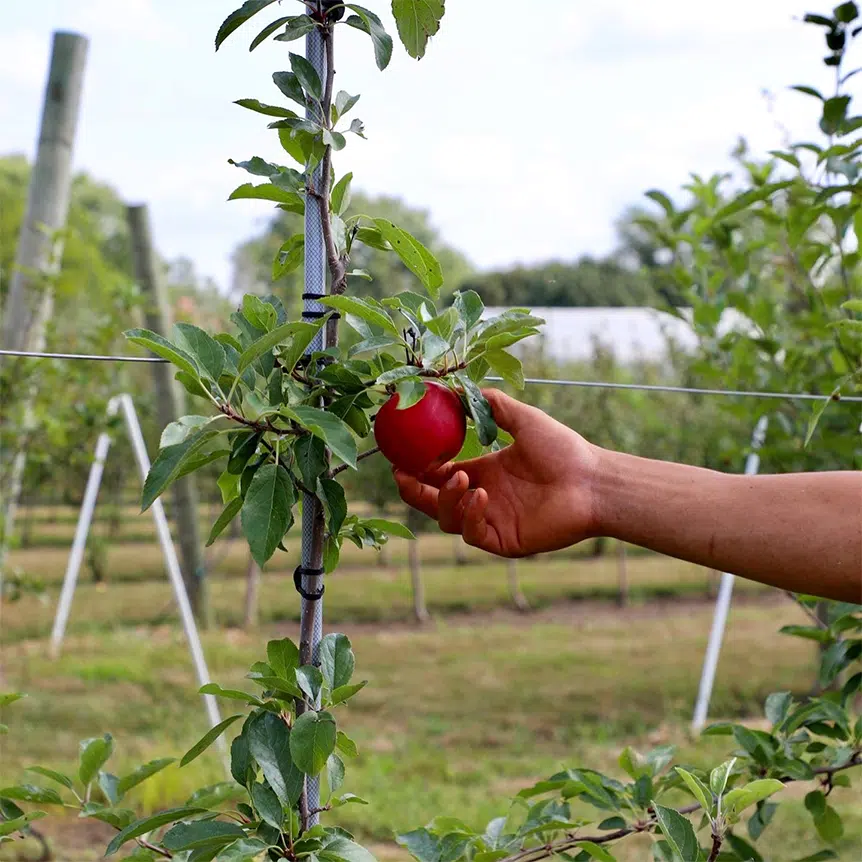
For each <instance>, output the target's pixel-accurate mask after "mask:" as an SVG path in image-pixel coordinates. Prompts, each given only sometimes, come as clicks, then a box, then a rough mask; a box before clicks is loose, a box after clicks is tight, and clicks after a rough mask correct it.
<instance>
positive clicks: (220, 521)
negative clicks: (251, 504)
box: [206, 497, 242, 548]
mask: <svg viewBox="0 0 862 862" xmlns="http://www.w3.org/2000/svg"><path fill="white" fill-rule="evenodd" d="M241 508H242V497H234V498H233V499H232V500H231V501H230V502H229V503H228V504H227V505H226V506H225V507H224V509H223V510H222V513H221V514H220V515H219V516H218V518H216V522H215V523H214V524H213V526H212V529H211V530H210V534H209V538H208V539H207V543H206V547H207V548H208V547H209V546H210V545H211V544H212V543H213V542H214V541H215V540H216V539H217V538H218V537H219V536H220V535H221V534H222V533H223V532H224V529H225V527H227V525H228V524H229V523H230V522H231V521H232V520H233V519H234V518H235V517H236V515H237V512H239V510H240V509H241Z"/></svg>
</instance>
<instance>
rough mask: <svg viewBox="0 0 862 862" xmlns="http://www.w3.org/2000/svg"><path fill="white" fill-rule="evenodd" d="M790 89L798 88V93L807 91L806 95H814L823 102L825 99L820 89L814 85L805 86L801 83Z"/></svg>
mask: <svg viewBox="0 0 862 862" xmlns="http://www.w3.org/2000/svg"><path fill="white" fill-rule="evenodd" d="M790 89H791V90H796V92H797V93H805V95H806V96H814V98H815V99H820V101H821V102H823V101H825V100H824V98H823V95H822V94H821V93H820V91H819V90H815V89H814V87H805V86H803V85H801V84H800V85H797V86H795V87H791V88H790Z"/></svg>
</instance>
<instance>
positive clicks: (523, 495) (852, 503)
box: [395, 390, 862, 602]
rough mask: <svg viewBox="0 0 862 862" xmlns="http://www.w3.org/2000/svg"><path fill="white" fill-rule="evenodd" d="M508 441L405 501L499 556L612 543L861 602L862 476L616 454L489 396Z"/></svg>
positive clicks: (404, 486) (427, 482) (406, 485)
mask: <svg viewBox="0 0 862 862" xmlns="http://www.w3.org/2000/svg"><path fill="white" fill-rule="evenodd" d="M486 396H487V397H488V399H489V401H490V403H491V407H492V409H493V411H494V416H495V418H496V419H497V422H498V424H499V425H500V426H501V427H502V428H504V429H506V430H508V431H509V432H510V433H511V434H512V436H513V438H514V443H513V444H512V445H511V446H509V447H506V448H505V449H503V450H501V451H499V452H496V453H493V454H491V455H486V456H483V457H482V458H477V459H474V460H472V461H464V462H461V463H455V464H448V465H446V466H445V467H443V468H441V469H440V470H437V471H435V472H434V473H432V474H429V475H427V476H423V477H421V480H420V479H416V478H413V477H410V476H407V475H405V474H403V473H397V472H396V475H395V477H396V481H397V482H398V486H399V491H400V493H401V496H402V498H403V499H404V500H405V502H407V503H408V504H410V505H413V506H415V507H416V508H418V509H420V510H422V511H424V512H425V513H426V514H428V515H429V516H431V517H432V518H435V519H436V520H437V521H438V522H439V524H440V526H441V528H442V529H443V530H444V531H446V532H450V533H461V534H462V535H463V537H464V539H465V541H467V542H468V543H469V544H472V545H475V546H476V547H480V548H483V549H484V550H487V551H490V552H491V553H494V554H498V555H501V556H509V557H519V556H526V555H528V554H535V553H542V552H546V551H553V550H558V549H560V548H564V547H567V546H569V545H573V544H576V543H577V542H579V541H582V540H583V539H586V538H589V537H592V536H609V537H612V538H616V539H619V540H621V541H625V542H630V543H632V544H636V545H640V546H641V547H644V548H648V549H650V550H653V551H657V552H660V553H664V554H668V555H670V556H674V557H678V558H680V559H683V560H688V561H690V562H693V563H696V564H699V565H703V566H707V567H709V568H713V569H719V570H721V571H728V572H731V573H733V574H736V575H740V576H742V577H746V578H749V579H751V580H756V581H759V582H761V583H765V584H770V585H772V586H776V587H779V588H781V589H785V590H790V591H793V592H800V593H808V594H814V595H819V596H823V597H826V598H833V599H841V600H844V601H849V602H862V474H860V473H854V472H849V471H847V472H830V473H826V472H824V473H801V474H785V475H776V476H741V475H728V474H723V473H718V472H715V471H712V470H706V469H703V468H700V467H689V466H685V465H681V464H673V463H668V462H663V461H653V460H650V459H646V458H638V457H636V456H632V455H627V454H623V453H619V452H611V451H609V450H606V449H601V448H599V447H597V446H593V445H592V444H590V443H588V442H587V441H586V440H584V438H583V437H581V436H580V435H578V434H577V433H576V432H574V431H572V430H571V429H569V428H566V427H565V426H564V425H562V424H560V423H559V422H556V421H555V420H554V419H552V418H551V417H549V416H547V414H545V413H543V412H542V411H540V410H537V409H536V408H533V407H529V406H528V405H525V404H521V403H520V402H518V401H515V400H514V399H512V398H509V397H508V396H506V395H504V394H503V393H500V392H497V391H495V390H490V391H487V392H486Z"/></svg>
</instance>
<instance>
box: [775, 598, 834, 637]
mask: <svg viewBox="0 0 862 862" xmlns="http://www.w3.org/2000/svg"><path fill="white" fill-rule="evenodd" d="M784 595H786V596H787V598H789V599H790V600H791V601H792V602H794V603H795V604H797V605H798V606H799V607H800V608H802V610H803V611H805V614H806V615H807V616H808V618H809V619H810V620H811V622H813V623H814V625H815V626H817V628H819V629H828V628H829V626H827V625H826V623H825V622H823V620H821V619H820V617H818V616H817V614H815V613H814V611H812V610H811V608H809V607H808V606H807V605H805V604H803V602H802V600H801V599H800V598H799V596H797V595H796V594H795V593H791V592H790V590H785V591H784Z"/></svg>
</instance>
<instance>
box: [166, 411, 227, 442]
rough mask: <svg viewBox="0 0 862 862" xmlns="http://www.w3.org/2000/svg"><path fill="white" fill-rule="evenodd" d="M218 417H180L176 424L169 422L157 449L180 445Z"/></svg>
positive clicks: (218, 417)
mask: <svg viewBox="0 0 862 862" xmlns="http://www.w3.org/2000/svg"><path fill="white" fill-rule="evenodd" d="M220 418H223V417H220V416H181V417H180V418H179V419H177V421H176V422H169V423H168V424H167V425H166V426H165V429H164V431H162V436H161V437H160V438H159V448H160V449H164V448H166V447H167V446H175V445H176V444H177V443H182V442H183V440H185V439H186V437H188V436H189V435H190V434H192V433H193V432H195V431H199V430H200V429H201V428H202V427H203V426H204V425H209V423H210V422H214V421H215V420H216V419H220Z"/></svg>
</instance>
